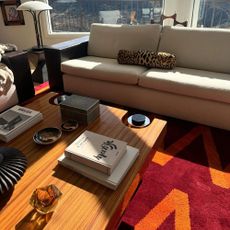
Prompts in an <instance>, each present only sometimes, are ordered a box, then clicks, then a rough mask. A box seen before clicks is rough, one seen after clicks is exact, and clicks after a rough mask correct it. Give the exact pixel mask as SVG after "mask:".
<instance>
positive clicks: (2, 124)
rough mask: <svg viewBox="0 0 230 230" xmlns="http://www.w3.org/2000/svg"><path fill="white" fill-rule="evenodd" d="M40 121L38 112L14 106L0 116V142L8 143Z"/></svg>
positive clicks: (40, 115) (40, 114)
mask: <svg viewBox="0 0 230 230" xmlns="http://www.w3.org/2000/svg"><path fill="white" fill-rule="evenodd" d="M42 119H43V116H42V113H40V112H39V111H35V110H32V109H29V108H26V107H23V106H19V105H15V106H13V107H12V108H10V109H8V110H6V111H5V112H3V113H1V114H0V140H2V141H5V142H9V141H10V140H12V139H13V138H15V137H16V136H18V135H19V134H21V133H22V132H24V131H25V130H27V129H28V128H30V127H31V126H33V125H34V124H36V123H38V122H39V121H41V120H42Z"/></svg>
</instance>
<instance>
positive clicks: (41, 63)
mask: <svg viewBox="0 0 230 230" xmlns="http://www.w3.org/2000/svg"><path fill="white" fill-rule="evenodd" d="M28 58H29V62H30V68H31V74H32V79H33V81H34V82H38V83H43V82H45V81H47V73H46V60H45V53H44V50H33V49H31V50H29V51H28Z"/></svg>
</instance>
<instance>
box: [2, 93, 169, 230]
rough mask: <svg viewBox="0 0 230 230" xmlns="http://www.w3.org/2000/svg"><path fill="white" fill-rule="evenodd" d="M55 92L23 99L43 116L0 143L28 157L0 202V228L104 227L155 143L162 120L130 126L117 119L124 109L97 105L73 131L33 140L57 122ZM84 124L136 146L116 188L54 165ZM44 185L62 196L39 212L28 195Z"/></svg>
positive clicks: (158, 140)
mask: <svg viewBox="0 0 230 230" xmlns="http://www.w3.org/2000/svg"><path fill="white" fill-rule="evenodd" d="M55 95H56V94H55V93H52V92H51V93H46V94H44V95H43V96H40V97H37V98H36V100H33V101H31V102H30V103H28V104H26V105H25V106H26V107H28V108H31V109H35V110H39V111H41V112H42V114H43V116H44V119H43V121H41V122H39V123H38V124H36V125H35V126H33V127H32V128H30V129H29V130H27V131H25V132H24V133H23V134H21V135H20V136H18V137H16V138H15V139H14V140H12V141H11V142H9V143H3V142H0V145H1V146H10V147H15V148H17V149H19V150H21V151H22V152H23V153H24V154H25V156H26V157H27V159H28V168H27V170H26V172H25V174H24V175H23V177H22V178H21V179H20V181H19V182H18V183H17V184H16V185H15V187H14V190H13V192H12V195H11V196H10V197H9V198H8V200H7V201H5V202H6V204H5V205H3V206H2V207H1V211H0V229H44V228H45V229H52V230H53V229H55V230H56V229H62V230H63V229H68V230H69V229H100V230H101V229H106V227H107V226H109V224H110V221H111V220H112V219H113V221H114V215H115V214H116V215H117V213H118V212H117V209H118V207H119V206H121V204H122V202H123V201H124V197H125V194H126V192H127V191H128V189H129V187H130V185H131V183H132V181H133V180H134V178H135V176H136V175H137V173H138V172H139V171H140V169H141V167H142V165H143V163H144V162H145V160H146V157H147V156H148V153H149V151H150V150H151V148H152V147H157V145H159V144H161V141H162V137H163V135H164V132H165V127H166V122H165V121H163V120H160V119H156V118H155V119H153V121H152V122H151V124H150V125H149V126H147V127H145V128H132V127H129V126H127V125H125V124H124V123H123V122H122V118H123V117H124V116H126V115H127V110H123V109H119V108H115V107H110V106H105V105H100V117H99V118H98V119H97V120H96V121H95V122H93V123H92V124H90V125H88V126H80V127H79V128H78V129H77V130H75V131H73V132H63V134H62V137H61V138H60V139H59V140H58V141H57V142H56V143H54V144H52V145H48V146H42V145H38V144H36V143H34V141H33V139H32V137H33V135H34V133H35V132H36V131H38V130H40V129H42V128H46V127H59V128H60V126H61V123H62V120H61V113H60V107H59V106H58V105H53V104H50V103H49V99H50V98H51V97H54V96H55ZM85 129H88V130H91V131H94V132H97V133H100V134H103V135H107V136H110V137H112V138H117V139H121V140H124V141H126V142H127V143H128V144H129V145H131V146H134V147H136V148H139V149H140V155H139V157H138V158H137V160H136V162H135V163H134V165H133V166H132V168H131V169H130V170H129V172H128V174H127V175H126V176H125V178H124V180H123V181H122V182H121V184H120V185H119V187H118V188H117V190H116V191H113V190H110V189H108V188H106V187H104V186H102V185H100V184H98V183H96V182H94V181H91V180H90V179H87V178H85V177H84V176H82V175H80V174H78V173H75V172H73V171H71V170H69V169H66V168H64V167H63V166H60V165H58V163H57V159H58V157H59V156H60V155H61V154H62V153H63V151H64V149H65V148H66V147H67V146H68V145H69V144H70V143H71V142H72V141H73V140H74V139H76V138H77V137H78V136H79V135H80V134H81V133H82V132H83V131H84V130H85ZM48 184H55V185H56V186H57V187H58V188H59V189H60V191H61V192H62V193H63V195H62V197H61V199H60V200H59V203H58V206H57V208H56V209H55V211H54V212H53V213H51V214H49V215H43V216H42V215H39V214H38V213H36V212H35V211H34V210H33V208H32V207H31V205H30V204H29V199H30V196H31V194H32V192H33V191H34V190H35V189H36V188H38V187H42V186H46V185H48ZM1 199H2V201H3V198H1ZM120 214H121V213H120ZM120 214H119V215H120ZM110 227H111V224H110Z"/></svg>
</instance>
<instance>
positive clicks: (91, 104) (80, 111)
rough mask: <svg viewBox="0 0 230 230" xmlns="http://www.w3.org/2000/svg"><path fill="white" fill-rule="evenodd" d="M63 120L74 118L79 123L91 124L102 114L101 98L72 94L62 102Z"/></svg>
mask: <svg viewBox="0 0 230 230" xmlns="http://www.w3.org/2000/svg"><path fill="white" fill-rule="evenodd" d="M60 107H61V115H62V120H68V119H74V120H77V121H78V123H79V124H90V123H91V122H93V121H94V120H95V119H96V118H97V117H98V116H99V115H100V108H99V100H98V99H95V98H90V97H85V96H79V95H75V94H73V95H71V96H68V97H67V98H66V100H64V101H62V102H61V103H60Z"/></svg>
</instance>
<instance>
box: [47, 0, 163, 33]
mask: <svg viewBox="0 0 230 230" xmlns="http://www.w3.org/2000/svg"><path fill="white" fill-rule="evenodd" d="M49 5H51V6H52V7H53V10H51V11H50V16H51V26H52V31H53V32H88V31H89V30H90V25H91V24H92V23H93V22H95V23H112V24H146V23H159V22H160V16H161V10H162V0H49Z"/></svg>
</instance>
